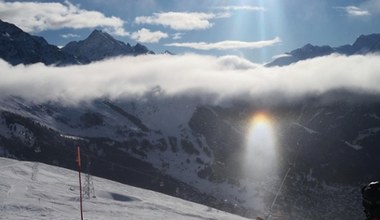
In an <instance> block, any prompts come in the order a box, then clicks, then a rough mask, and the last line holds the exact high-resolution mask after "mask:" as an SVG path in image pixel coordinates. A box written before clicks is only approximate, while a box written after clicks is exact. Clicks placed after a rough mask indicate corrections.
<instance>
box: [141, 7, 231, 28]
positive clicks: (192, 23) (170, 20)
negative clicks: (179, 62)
mask: <svg viewBox="0 0 380 220" xmlns="http://www.w3.org/2000/svg"><path fill="white" fill-rule="evenodd" d="M228 16H230V15H229V14H228V13H222V14H214V13H197V12H165V13H154V14H153V16H141V17H137V18H135V23H136V24H154V25H163V26H165V27H170V28H171V29H174V30H183V31H189V30H202V29H208V28H211V27H212V26H213V23H211V20H213V19H218V18H225V17H228Z"/></svg>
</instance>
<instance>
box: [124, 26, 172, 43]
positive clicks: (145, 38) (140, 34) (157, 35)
mask: <svg viewBox="0 0 380 220" xmlns="http://www.w3.org/2000/svg"><path fill="white" fill-rule="evenodd" d="M168 37H169V35H168V34H166V33H164V32H161V31H154V32H152V31H150V30H149V29H146V28H142V29H140V30H139V31H137V32H134V33H132V35H131V38H132V39H134V40H136V41H138V42H142V43H157V42H158V41H160V40H161V39H163V38H168Z"/></svg>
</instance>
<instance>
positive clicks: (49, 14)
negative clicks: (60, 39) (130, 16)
mask: <svg viewBox="0 0 380 220" xmlns="http://www.w3.org/2000/svg"><path fill="white" fill-rule="evenodd" d="M0 18H1V19H3V20H5V21H8V22H11V23H14V24H16V25H17V26H19V27H20V28H22V29H23V30H24V31H27V32H39V31H44V30H57V29H62V28H73V29H81V28H95V27H103V28H107V29H108V30H110V32H111V33H112V34H115V35H119V36H127V35H128V32H126V31H125V30H124V28H123V24H124V21H123V20H121V19H120V18H118V17H114V16H111V17H107V16H105V15H104V14H102V13H101V12H98V11H88V10H83V9H80V8H79V6H76V5H73V4H71V3H70V2H69V1H65V3H64V4H62V3H57V2H55V3H53V2H19V1H15V2H4V1H0Z"/></svg>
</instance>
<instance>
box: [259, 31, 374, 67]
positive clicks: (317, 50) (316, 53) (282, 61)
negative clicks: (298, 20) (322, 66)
mask: <svg viewBox="0 0 380 220" xmlns="http://www.w3.org/2000/svg"><path fill="white" fill-rule="evenodd" d="M377 52H380V34H369V35H360V36H359V37H358V38H357V39H356V40H355V42H354V43H353V44H352V45H351V44H346V45H342V46H339V47H331V46H328V45H324V46H315V45H312V44H306V45H304V46H303V47H301V48H297V49H294V50H292V51H290V52H287V53H285V54H284V56H281V57H279V58H277V59H275V60H273V61H272V62H270V63H268V64H266V65H265V66H267V67H272V66H286V65H290V64H292V63H296V62H298V61H301V60H307V59H312V58H315V57H320V56H326V55H330V54H333V53H337V54H342V55H346V56H351V55H354V54H368V53H377Z"/></svg>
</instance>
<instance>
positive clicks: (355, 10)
mask: <svg viewBox="0 0 380 220" xmlns="http://www.w3.org/2000/svg"><path fill="white" fill-rule="evenodd" d="M336 8H337V9H340V10H344V11H345V13H347V15H349V16H354V17H359V16H369V15H371V13H370V12H369V11H368V10H366V9H363V8H359V7H356V6H352V5H350V6H346V7H336Z"/></svg>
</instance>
